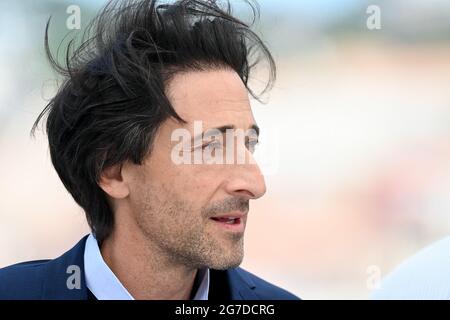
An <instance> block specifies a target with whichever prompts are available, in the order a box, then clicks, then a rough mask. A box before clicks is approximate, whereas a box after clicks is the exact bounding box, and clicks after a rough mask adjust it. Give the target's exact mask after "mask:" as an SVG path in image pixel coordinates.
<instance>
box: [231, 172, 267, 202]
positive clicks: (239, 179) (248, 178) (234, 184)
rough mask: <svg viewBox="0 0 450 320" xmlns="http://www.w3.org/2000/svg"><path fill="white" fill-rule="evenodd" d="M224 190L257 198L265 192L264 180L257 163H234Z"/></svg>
mask: <svg viewBox="0 0 450 320" xmlns="http://www.w3.org/2000/svg"><path fill="white" fill-rule="evenodd" d="M231 170H232V176H231V178H230V180H229V181H228V184H227V186H226V190H227V192H228V193H229V194H230V195H233V196H238V197H241V198H245V199H249V200H250V199H258V198H260V197H262V196H263V195H264V194H265V193H266V182H265V180H264V176H263V175H262V173H261V170H260V168H259V167H258V165H257V164H245V165H234V166H233V169H231Z"/></svg>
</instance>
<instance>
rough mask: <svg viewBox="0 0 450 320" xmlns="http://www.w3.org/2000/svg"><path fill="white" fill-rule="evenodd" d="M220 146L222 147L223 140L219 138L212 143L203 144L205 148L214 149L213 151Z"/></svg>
mask: <svg viewBox="0 0 450 320" xmlns="http://www.w3.org/2000/svg"><path fill="white" fill-rule="evenodd" d="M219 148H222V142H220V141H217V140H215V141H211V142H210V143H208V144H205V145H203V146H202V149H203V150H212V151H214V150H216V149H219Z"/></svg>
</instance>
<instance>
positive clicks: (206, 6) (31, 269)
mask: <svg viewBox="0 0 450 320" xmlns="http://www.w3.org/2000/svg"><path fill="white" fill-rule="evenodd" d="M226 7H227V8H228V9H226V10H225V9H222V7H220V6H219V5H217V4H216V2H215V1H193V0H192V1H191V0H186V1H178V2H176V3H171V4H167V3H162V4H160V3H158V2H157V1H151V0H141V1H112V2H110V3H108V4H107V5H106V7H105V8H104V9H103V10H102V11H101V12H100V14H99V15H98V16H97V18H96V19H95V20H94V22H93V23H92V25H91V26H90V28H89V29H88V30H90V32H91V33H92V34H89V37H88V40H86V41H85V42H84V43H82V44H81V45H80V47H79V48H78V49H77V50H74V51H73V52H72V51H70V50H68V51H67V61H68V64H67V66H65V67H64V68H63V67H62V66H60V65H58V64H57V62H56V61H55V59H53V58H52V56H51V54H50V50H49V45H48V38H47V32H46V49H47V53H48V54H49V58H50V61H51V62H52V63H53V64H54V66H55V68H56V69H57V70H58V71H61V73H62V74H63V75H64V76H65V77H66V81H65V82H64V84H63V85H62V87H61V88H60V90H59V92H58V93H57V94H56V96H55V97H54V98H53V99H52V100H51V101H50V103H49V104H48V105H47V107H46V108H45V109H44V111H43V112H42V113H41V114H40V116H39V117H38V119H37V121H36V123H35V125H34V127H33V131H34V129H35V128H36V126H37V124H38V123H39V121H40V120H41V118H42V117H43V116H44V115H47V121H46V131H47V135H48V139H49V146H50V154H51V159H52V163H53V165H54V167H55V169H56V171H57V173H58V175H59V177H60V178H61V180H62V182H63V183H64V186H65V187H66V188H67V190H68V191H69V192H70V194H71V195H72V196H73V198H74V199H75V201H76V202H77V203H78V204H79V205H80V206H81V207H82V208H83V209H84V211H85V213H86V217H87V220H88V223H89V225H90V227H91V229H92V233H91V234H90V235H89V236H87V237H85V238H83V239H82V240H81V241H80V242H79V243H78V244H77V245H76V246H75V247H74V248H73V249H71V250H69V251H68V252H66V253H65V254H63V255H62V256H61V257H59V258H57V259H55V260H51V261H33V262H25V263H21V264H17V265H14V266H10V267H7V268H4V269H2V270H0V298H1V299H177V300H181V299H198V300H206V299H298V298H297V297H296V296H294V295H292V294H290V293H288V292H287V291H285V290H283V289H281V288H278V287H276V286H274V285H272V284H269V283H268V282H266V281H264V280H262V279H260V278H258V277H256V276H254V275H253V274H251V273H249V272H247V271H244V270H243V269H241V268H239V267H238V266H239V265H240V263H241V261H242V259H243V239H244V230H245V226H246V223H247V217H248V211H249V201H250V200H253V199H257V198H259V197H261V196H262V195H263V194H264V193H265V191H266V187H265V183H264V179H263V176H262V174H261V172H260V170H259V168H258V166H257V165H256V164H255V163H254V161H252V160H253V158H252V153H253V151H254V146H255V144H256V143H257V138H258V133H259V129H258V127H257V125H256V123H255V120H254V118H253V115H252V112H251V109H250V103H249V98H248V92H250V93H251V94H252V95H254V94H253V92H252V91H251V90H250V89H249V88H248V85H247V82H248V79H249V76H250V71H252V70H253V66H254V64H255V61H253V62H252V61H250V59H251V57H254V56H259V57H260V58H264V59H266V61H267V62H268V65H269V67H270V79H269V82H268V85H267V87H266V89H267V88H268V87H269V86H270V85H271V84H272V82H273V80H274V76H275V65H274V61H273V59H272V56H271V54H270V52H269V51H268V49H267V48H266V46H265V45H264V44H263V42H262V41H261V40H260V39H259V37H258V36H257V35H256V34H255V33H253V32H252V31H251V30H250V28H249V27H248V26H247V25H246V24H244V23H243V22H241V21H240V20H238V19H236V18H234V17H233V16H232V15H231V11H230V8H229V7H228V6H226ZM252 9H254V8H252ZM47 28H48V24H47ZM69 52H71V53H70V54H69ZM254 96H255V95H254ZM255 97H256V96H255ZM199 127H200V128H202V131H200V135H198V132H197V131H198V129H199ZM238 130H240V131H241V132H242V131H245V136H244V139H241V140H239V139H237V138H238V135H236V136H234V135H233V136H232V139H231V140H230V139H229V133H230V131H231V132H233V131H238ZM180 133H181V135H180ZM186 133H188V134H187V135H186ZM180 136H181V137H184V139H181V141H180V139H177V137H180ZM186 136H187V138H186ZM174 138H175V139H174ZM238 140H239V141H238ZM224 152H225V153H224ZM233 152H235V153H233ZM225 154H226V157H225ZM199 155H200V157H199ZM229 155H231V156H229ZM224 158H226V161H225V162H224V161H222V160H224ZM241 158H245V159H246V161H243V162H242V161H241V162H239V161H237V160H238V159H241ZM230 159H231V160H232V161H231V163H230V161H229V160H230ZM180 160H181V161H180Z"/></svg>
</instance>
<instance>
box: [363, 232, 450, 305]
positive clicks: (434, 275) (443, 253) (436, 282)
mask: <svg viewBox="0 0 450 320" xmlns="http://www.w3.org/2000/svg"><path fill="white" fill-rule="evenodd" d="M448 252H450V237H447V238H444V239H442V240H440V241H438V242H436V243H434V244H432V245H430V246H428V247H426V248H425V249H422V250H421V251H419V252H418V253H417V254H415V255H413V256H412V257H410V258H409V259H407V260H406V261H405V262H403V263H402V264H400V265H399V266H398V267H397V268H396V269H395V270H394V271H393V272H391V273H390V274H389V275H388V276H387V277H386V278H385V279H384V280H383V281H382V283H381V286H380V288H379V289H377V290H376V291H375V292H374V294H373V295H372V298H373V299H449V298H450V273H449V272H448V270H450V256H449V255H448Z"/></svg>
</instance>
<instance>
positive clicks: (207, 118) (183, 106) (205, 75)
mask: <svg viewBox="0 0 450 320" xmlns="http://www.w3.org/2000/svg"><path fill="white" fill-rule="evenodd" d="M167 96H168V98H169V100H170V102H171V103H172V105H173V107H174V109H175V111H176V112H177V113H178V115H180V117H181V118H183V119H184V120H186V121H187V122H188V123H192V122H194V121H199V120H200V121H203V122H204V123H206V124H207V125H208V126H220V125H223V124H234V125H235V126H237V127H240V126H248V125H249V124H252V123H254V119H253V115H252V112H251V108H250V101H249V98H248V92H247V89H246V87H245V85H244V84H243V82H242V80H241V79H240V77H239V75H238V74H237V73H236V72H234V71H231V70H208V71H189V72H185V73H180V74H177V75H175V76H174V78H173V79H172V80H171V81H170V83H169V85H168V87H167Z"/></svg>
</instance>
